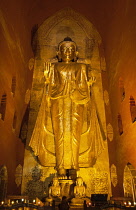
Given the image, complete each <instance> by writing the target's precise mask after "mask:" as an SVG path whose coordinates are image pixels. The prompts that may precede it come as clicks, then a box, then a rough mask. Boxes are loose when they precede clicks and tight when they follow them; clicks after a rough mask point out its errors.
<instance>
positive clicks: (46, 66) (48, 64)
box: [44, 62, 51, 83]
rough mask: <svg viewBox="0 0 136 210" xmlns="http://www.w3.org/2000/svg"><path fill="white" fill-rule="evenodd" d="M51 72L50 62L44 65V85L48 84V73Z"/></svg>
mask: <svg viewBox="0 0 136 210" xmlns="http://www.w3.org/2000/svg"><path fill="white" fill-rule="evenodd" d="M50 70H51V62H45V63H44V77H45V79H46V83H49V73H50Z"/></svg>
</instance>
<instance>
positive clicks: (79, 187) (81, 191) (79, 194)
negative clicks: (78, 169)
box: [74, 177, 85, 198]
mask: <svg viewBox="0 0 136 210" xmlns="http://www.w3.org/2000/svg"><path fill="white" fill-rule="evenodd" d="M74 195H75V198H83V197H85V186H84V184H83V179H82V177H78V178H77V179H76V186H75V187H74Z"/></svg>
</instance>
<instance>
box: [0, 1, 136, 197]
mask: <svg viewBox="0 0 136 210" xmlns="http://www.w3.org/2000/svg"><path fill="white" fill-rule="evenodd" d="M135 4H136V3H135V1H133V0H132V1H127V0H125V1H118V0H115V1H114V2H113V1H109V0H105V1H99V0H98V1H93V0H91V1H90V0H86V1H82V2H81V3H80V4H79V3H78V1H76V0H75V1H72V0H70V1H61V0H60V1H58V2H57V4H56V2H55V1H54V0H51V1H49V2H45V1H40V2H39V1H37V2H33V1H31V0H30V1H28V2H24V1H23V0H21V1H19V2H17V1H16V0H13V1H12V2H9V1H6V0H5V1H1V2H0V6H1V10H0V17H1V18H0V24H1V28H0V30H1V33H0V37H1V51H0V63H1V67H0V68H1V71H0V72H1V73H0V74H1V76H0V95H1V96H2V95H3V94H4V93H6V94H7V107H6V115H5V119H4V121H3V120H1V119H0V133H1V144H0V165H1V166H3V165H6V167H7V172H8V187H7V194H19V193H20V192H21V185H19V186H17V185H16V183H15V170H16V167H17V166H18V164H21V165H22V166H23V162H24V143H23V142H22V141H21V139H20V136H19V132H20V128H21V123H22V120H23V119H24V118H27V117H26V116H25V115H24V114H25V111H26V109H27V107H28V104H26V103H25V102H24V99H25V93H26V91H27V90H28V89H31V85H32V75H33V68H32V67H30V66H29V65H28V64H29V60H30V59H31V58H34V55H33V51H32V48H31V36H32V35H33V33H32V32H33V31H34V28H36V26H37V24H38V26H40V25H41V24H42V23H43V21H44V20H46V19H47V18H48V17H50V16H52V15H54V14H55V13H56V12H57V11H59V10H61V9H63V8H65V7H71V8H72V9H74V10H76V11H77V12H79V13H80V14H81V15H83V16H85V17H86V18H87V19H88V20H89V21H90V22H91V23H92V24H93V25H94V26H95V27H96V28H97V30H98V32H99V33H100V36H101V38H102V43H103V47H104V52H105V60H106V66H107V67H106V69H107V72H103V73H102V76H103V77H104V78H106V77H107V78H108V82H106V81H107V80H104V79H103V89H104V90H107V91H108V95H109V103H110V107H111V111H110V109H109V107H108V106H107V105H106V106H105V107H106V108H105V109H106V119H108V120H107V124H108V123H110V124H111V125H112V127H113V134H114V135H113V136H114V137H113V138H110V139H113V140H112V141H111V140H108V154H109V162H110V166H112V164H114V165H115V166H116V169H117V180H118V182H117V185H116V186H113V184H112V185H111V186H112V194H113V195H114V196H123V174H124V168H125V166H126V164H127V163H128V162H129V163H131V164H132V165H133V166H134V168H135V167H136V159H135V155H134V154H135V152H136V151H135V150H136V147H135V137H136V132H135V122H134V123H132V120H131V114H130V104H129V98H130V96H131V95H132V96H133V98H134V99H135V98H136V92H135V78H136V75H135V74H136V71H135V66H136V63H135V60H136V58H135V56H136V48H135V42H136V36H135V33H136V28H135V22H136V17H135V12H136V11H135V10H136V5H135ZM31 61H32V60H31ZM106 74H107V75H106ZM14 75H16V78H17V91H16V94H15V97H14V98H13V97H12V95H11V81H12V77H13V76H14ZM120 77H121V78H122V79H123V83H124V88H125V98H124V100H123V101H121V98H120V97H121V96H120V88H119V78H120ZM14 110H16V112H17V119H18V120H17V127H16V131H15V133H14V132H13V130H12V122H13V116H14ZM118 113H120V114H121V116H122V123H123V131H124V132H123V134H122V135H119V132H118V123H117V116H118ZM24 139H25V137H24Z"/></svg>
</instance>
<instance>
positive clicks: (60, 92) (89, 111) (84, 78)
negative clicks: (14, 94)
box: [29, 62, 104, 170]
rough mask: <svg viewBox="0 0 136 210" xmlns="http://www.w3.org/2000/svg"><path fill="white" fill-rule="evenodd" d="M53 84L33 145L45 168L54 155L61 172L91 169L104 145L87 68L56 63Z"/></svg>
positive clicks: (48, 86) (46, 92)
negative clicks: (64, 170)
mask: <svg viewBox="0 0 136 210" xmlns="http://www.w3.org/2000/svg"><path fill="white" fill-rule="evenodd" d="M49 81H50V82H49V83H48V84H46V85H45V88H44V93H43V99H42V103H41V107H40V109H39V113H38V117H37V121H36V125H35V128H34V132H33V135H32V138H31V141H30V144H29V145H30V146H31V147H32V149H33V151H34V154H35V155H36V156H38V158H39V160H40V162H41V164H42V165H44V166H49V162H50V161H48V157H51V155H52V156H55V163H54V164H53V163H51V164H50V166H53V165H54V166H56V169H57V170H58V169H61V168H64V169H78V168H79V167H80V165H81V167H90V166H92V164H93V162H95V160H96V158H97V156H98V154H99V153H100V151H101V150H102V149H103V148H104V146H103V139H102V134H101V129H100V126H99V122H98V117H97V113H96V109H95V106H94V103H93V100H92V98H90V87H89V84H88V75H87V65H86V64H80V63H74V62H71V63H63V62H62V63H61V62H60V63H56V64H54V66H53V68H52V69H51V71H50V72H49ZM91 97H92V96H91ZM52 138H53V139H54V141H52V140H51V139H52ZM81 139H82V142H83V143H82V144H80V143H81ZM51 142H52V143H51ZM53 144H54V148H53V147H52V146H53ZM49 145H50V146H49ZM53 150H54V151H53ZM79 157H81V161H79ZM80 162H81V164H80Z"/></svg>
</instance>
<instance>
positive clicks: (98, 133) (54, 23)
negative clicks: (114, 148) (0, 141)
mask: <svg viewBox="0 0 136 210" xmlns="http://www.w3.org/2000/svg"><path fill="white" fill-rule="evenodd" d="M67 36H69V37H71V38H72V40H73V41H75V43H76V44H77V47H78V52H79V54H78V60H77V61H76V60H75V62H72V63H68V67H67V66H66V64H65V65H64V64H62V63H60V62H59V63H58V60H57V58H56V51H57V47H58V44H59V43H60V42H61V41H62V40H63V39H64V38H65V37H67ZM33 50H34V54H35V63H34V74H33V87H32V90H31V100H30V113H29V122H28V132H27V142H26V151H25V160H24V170H23V184H22V193H24V192H25V189H26V186H27V183H28V182H29V181H30V180H32V176H31V173H32V172H31V171H32V169H33V168H34V167H35V166H37V164H38V166H39V168H41V169H42V175H41V178H40V180H41V181H42V182H44V184H45V189H44V190H45V191H44V193H45V194H46V195H47V194H48V185H49V183H50V181H51V180H52V178H53V177H54V176H55V173H56V170H55V169H54V167H55V166H56V164H57V167H58V168H60V166H62V165H65V167H66V168H67V167H70V168H76V169H77V168H79V172H80V175H81V177H84V181H85V183H86V185H87V188H86V195H87V196H90V194H91V193H95V192H99V193H101V192H104V193H107V191H108V193H109V194H110V184H109V183H110V180H109V163H108V161H109V160H108V150H107V142H106V141H103V137H105V133H106V122H105V111H104V101H103V87H102V78H101V70H105V69H104V68H105V64H104V62H105V61H104V54H103V52H102V46H101V38H100V36H99V34H98V32H97V31H96V29H95V28H94V26H93V25H92V24H91V23H90V22H89V21H88V20H86V19H85V18H84V17H82V16H81V15H80V14H78V13H77V12H75V11H73V10H72V9H70V8H66V9H63V10H62V11H60V12H58V13H56V14H55V15H54V16H52V17H50V18H49V19H47V20H46V21H45V22H44V23H43V24H42V25H41V26H40V27H39V29H38V30H37V33H36V34H35V37H34V40H33ZM100 51H101V52H100ZM46 61H47V62H51V63H52V65H51V70H50V72H52V73H53V72H55V75H57V76H58V75H59V80H60V81H61V82H62V81H63V82H62V83H61V86H59V81H56V76H55V80H54V81H55V85H57V87H58V86H59V88H60V87H61V88H60V89H59V88H57V92H53V93H54V94H55V95H53V93H52V96H51V92H50V91H49V96H50V97H47V95H48V94H47V92H48V90H49V89H48V88H49V87H50V88H51V89H50V90H52V91H53V87H52V85H53V83H51V82H49V83H48V85H47V81H48V80H45V79H46V78H47V74H48V71H46V72H45V65H44V63H45V62H46ZM70 66H71V67H70ZM60 67H61V68H60ZM62 69H63V70H62ZM67 72H69V73H67ZM75 72H78V74H77V75H76V77H75V76H74V77H75V78H76V79H75V78H74V77H73V75H75ZM46 73H47V74H46ZM66 75H67V76H68V78H69V79H68V80H66ZM77 77H78V78H79V77H80V78H82V79H81V81H82V82H81V83H82V84H79V83H78V82H79V81H80V79H77ZM91 77H95V78H96V82H95V84H94V85H93V86H89V85H88V81H89V79H90V78H91ZM49 78H54V77H53V75H49ZM62 78H63V80H62ZM64 78H65V82H64ZM71 78H72V80H71ZM45 82H46V84H45ZM47 86H48V88H46V87H47ZM83 86H86V88H85V92H84V90H83ZM71 87H72V89H71ZM74 88H75V89H74ZM73 90H74V91H73ZM88 90H89V94H88ZM80 91H81V92H80ZM61 93H63V94H64V96H63V97H62V96H61ZM84 93H85V95H84ZM90 93H91V96H90ZM72 95H73V97H72ZM56 96H57V98H56V99H55V98H51V97H56ZM75 96H78V97H77V98H76V97H75ZM81 96H82V97H83V98H82V97H81ZM47 98H48V99H50V100H47ZM85 98H86V99H85ZM74 99H76V100H74ZM76 101H78V103H77V102H76ZM79 101H80V102H83V101H84V102H83V103H79ZM59 104H60V105H59ZM58 105H59V106H58ZM63 105H65V108H63V109H62V107H63ZM55 106H56V107H57V108H54V107H55ZM39 107H40V108H39ZM51 107H52V108H54V109H51ZM71 107H72V108H71ZM79 107H80V109H78V108H79ZM53 110H55V111H53ZM62 110H63V112H62ZM55 112H57V113H59V114H60V115H59V116H58V117H57V122H58V123H59V125H61V124H63V126H62V127H61V126H59V130H58V128H57V125H58V124H57V123H55V121H54V122H53V123H52V119H53V118H54V117H55ZM70 113H72V114H70ZM76 113H79V115H80V118H79V119H80V123H78V120H79V119H78V115H77V114H76ZM52 114H53V115H54V116H52ZM81 115H82V116H81ZM62 116H63V117H62ZM67 116H69V117H68V118H67V121H66V120H65V119H66V117H67ZM52 117H53V118H52ZM72 118H73V121H71V119H72ZM60 119H61V120H60ZM81 119H82V120H81ZM67 122H72V123H70V124H69V123H67ZM73 123H74V128H73ZM64 125H65V126H64ZM53 126H54V127H55V129H54V128H53ZM81 127H82V129H80V128H81ZM70 129H71V131H72V132H69V131H70ZM76 129H77V131H79V133H78V132H76ZM36 130H37V131H36ZM55 130H57V131H55ZM55 132H56V133H57V137H56V138H57V140H56V139H55V135H54V134H55ZM74 132H75V133H76V135H75V139H73V137H72V136H74V135H73V134H75V133H74ZM32 133H33V136H32ZM62 133H63V134H64V136H65V138H63V141H61V138H60V136H61V134H62ZM79 136H80V138H79ZM39 137H41V138H39ZM32 139H33V141H30V140H32ZM32 142H33V143H32ZM57 142H58V144H57ZM30 143H31V144H32V147H33V150H34V153H35V155H36V156H38V157H39V159H40V161H41V163H42V165H43V166H42V165H41V164H39V162H38V161H37V158H36V157H35V155H34V154H33V153H32V152H31V150H29V149H30V148H29V147H28V145H29V144H30ZM64 145H65V146H64ZM63 146H64V147H63ZM72 147H73V148H74V151H75V152H74V157H73V154H72V153H73V152H72V150H71V148H72ZM62 148H63V149H62ZM102 148H103V149H102ZM59 153H60V154H59ZM56 154H57V155H56ZM64 154H65V155H64ZM75 154H76V155H75ZM77 154H78V155H77ZM63 160H65V161H63ZM73 160H74V161H73ZM73 162H74V166H73ZM92 165H93V168H92V167H91V166H92ZM56 169H57V168H56ZM104 174H107V176H106V175H105V176H104ZM104 177H105V178H104ZM98 179H99V180H100V183H101V184H99V188H97V184H95V185H94V183H97V181H98ZM62 184H63V183H62ZM64 186H65V185H64ZM94 186H95V187H94ZM31 189H32V188H31ZM37 191H38V189H37ZM67 191H68V186H65V190H64V191H63V193H64V192H65V195H66V194H67ZM45 194H44V195H45ZM44 195H43V196H44Z"/></svg>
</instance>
